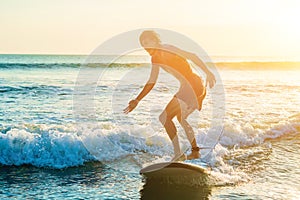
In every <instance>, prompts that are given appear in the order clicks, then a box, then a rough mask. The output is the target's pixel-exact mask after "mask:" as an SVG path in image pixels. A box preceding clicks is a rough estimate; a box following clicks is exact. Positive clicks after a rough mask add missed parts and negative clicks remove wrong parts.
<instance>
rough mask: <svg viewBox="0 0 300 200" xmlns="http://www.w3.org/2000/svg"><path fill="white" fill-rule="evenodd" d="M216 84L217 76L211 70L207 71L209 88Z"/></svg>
mask: <svg viewBox="0 0 300 200" xmlns="http://www.w3.org/2000/svg"><path fill="white" fill-rule="evenodd" d="M215 84H216V78H215V75H214V74H213V73H211V72H209V73H207V74H206V85H205V86H207V85H209V88H212V87H214V86H215Z"/></svg>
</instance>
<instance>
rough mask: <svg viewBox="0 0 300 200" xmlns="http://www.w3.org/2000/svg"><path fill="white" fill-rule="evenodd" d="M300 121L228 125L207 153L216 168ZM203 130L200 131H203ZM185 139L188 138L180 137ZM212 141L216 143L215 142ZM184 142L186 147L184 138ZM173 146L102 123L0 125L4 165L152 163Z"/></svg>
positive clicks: (143, 131) (204, 141)
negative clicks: (231, 153)
mask: <svg viewBox="0 0 300 200" xmlns="http://www.w3.org/2000/svg"><path fill="white" fill-rule="evenodd" d="M299 130H300V119H299V117H294V118H293V119H290V120H288V121H285V122H280V123H278V124H276V125H274V126H272V127H270V129H269V130H267V131H262V130H257V129H254V128H253V127H251V126H250V125H245V126H240V127H237V125H236V124H231V125H230V124H227V125H226V127H225V129H224V133H223V135H222V136H221V137H220V141H219V144H217V146H216V148H215V149H214V150H213V151H212V150H203V151H201V153H202V155H203V156H206V153H207V152H210V153H213V156H212V155H210V156H209V157H207V159H211V160H209V163H210V164H211V165H212V166H214V165H215V166H216V165H218V163H221V162H223V161H222V160H220V159H222V157H223V156H224V155H225V154H226V151H227V148H232V147H235V148H236V147H251V146H253V145H260V144H263V143H264V142H265V141H266V140H268V139H274V138H279V137H282V136H283V135H286V134H291V133H297V131H298V132H299ZM199 131H200V130H199ZM219 135H220V133H217V132H214V133H204V132H203V131H200V133H198V134H197V140H198V141H199V143H200V145H202V146H207V145H211V146H213V143H215V142H216V138H217V136H219ZM180 140H181V141H184V139H183V138H182V139H180ZM209 141H212V142H211V143H210V142H209ZM182 145H183V146H185V147H188V146H189V145H188V142H187V141H185V142H184V143H183V144H182ZM172 151H173V148H172V146H171V143H170V142H169V139H168V137H167V134H164V133H155V134H153V133H149V132H148V129H147V128H145V127H144V128H143V127H140V128H138V129H137V128H135V129H130V128H128V127H127V128H126V127H123V128H120V127H115V125H113V124H112V123H108V124H101V125H89V126H81V127H80V128H78V126H75V125H64V126H63V125H24V126H22V127H3V126H2V127H0V163H1V164H2V165H23V164H31V165H34V166H37V167H51V168H65V167H72V166H78V165H82V164H84V163H85V162H88V161H100V162H103V163H107V164H109V163H114V162H117V163H119V164H120V162H119V161H120V160H122V159H124V158H127V157H128V156H129V157H130V158H131V159H135V162H137V163H138V165H139V166H143V165H145V164H147V163H148V162H149V161H151V160H152V161H153V160H155V159H156V160H157V159H164V160H168V159H170V158H171V157H172Z"/></svg>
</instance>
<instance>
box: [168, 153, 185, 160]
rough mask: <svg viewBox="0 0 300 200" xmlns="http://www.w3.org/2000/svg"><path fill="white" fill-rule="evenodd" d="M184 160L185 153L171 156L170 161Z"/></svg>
mask: <svg viewBox="0 0 300 200" xmlns="http://www.w3.org/2000/svg"><path fill="white" fill-rule="evenodd" d="M185 160H186V155H185V154H181V155H175V156H174V157H173V158H172V160H171V161H172V162H177V161H185Z"/></svg>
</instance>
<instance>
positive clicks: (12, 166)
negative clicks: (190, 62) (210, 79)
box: [0, 55, 300, 199]
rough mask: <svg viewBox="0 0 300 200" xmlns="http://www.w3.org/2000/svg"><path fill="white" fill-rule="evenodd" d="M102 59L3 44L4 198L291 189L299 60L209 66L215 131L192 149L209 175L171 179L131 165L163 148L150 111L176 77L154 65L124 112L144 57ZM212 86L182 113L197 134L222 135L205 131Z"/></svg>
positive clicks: (294, 186)
mask: <svg viewBox="0 0 300 200" xmlns="http://www.w3.org/2000/svg"><path fill="white" fill-rule="evenodd" d="M109 61H110V58H109V57H107V56H97V57H95V58H93V61H92V62H91V59H89V63H86V56H63V55H60V56H56V55H0V166H1V169H0V183H1V191H0V197H1V199H5V198H20V199H21V198H22V199H23V198H36V199H49V198H53V199H58V198H65V199H74V198H79V199H140V198H141V199H158V198H161V199H163V198H164V199H166V198H173V199H176V198H177V199H182V198H187V199H203V198H204V199H206V198H209V199H298V198H300V185H299V181H300V171H299V159H300V156H299V153H300V152H299V147H300V142H299V141H300V140H299V139H300V138H299V130H300V115H299V113H300V111H299V105H300V79H299V78H298V77H299V75H300V71H299V70H291V69H288V70H285V69H284V68H282V69H278V68H276V69H272V65H273V64H274V63H273V62H267V63H264V65H270V67H269V68H268V69H267V70H257V66H256V68H255V70H253V68H252V66H250V65H251V64H249V63H248V65H249V66H247V63H246V62H245V63H243V66H245V68H244V69H243V70H241V69H235V68H232V69H231V68H230V67H228V66H226V68H224V69H222V68H220V69H218V73H219V75H220V78H221V82H219V83H218V84H220V85H222V86H223V88H224V90H223V91H221V92H220V94H218V92H216V93H217V96H218V95H220V98H221V97H223V96H225V104H226V106H225V109H224V108H223V107H222V108H221V109H223V110H221V111H220V112H221V113H223V112H224V115H225V120H224V132H223V133H222V135H221V137H220V140H219V143H218V144H217V145H216V148H215V149H214V150H213V151H207V150H203V151H202V152H201V153H202V155H205V156H206V160H205V161H206V162H207V164H208V165H209V166H210V168H211V176H212V177H213V179H214V182H211V183H210V184H209V185H207V186H205V187H204V186H201V185H196V186H195V185H191V184H190V183H189V182H186V183H185V184H181V185H176V184H175V185H172V184H171V186H170V185H166V184H161V183H159V182H155V181H149V180H148V181H146V180H145V179H144V178H143V177H142V176H141V175H139V170H140V168H141V167H143V166H146V165H147V164H149V163H154V162H159V161H168V160H170V159H171V157H172V146H171V143H170V141H169V139H168V137H167V135H166V134H165V132H164V129H163V127H162V126H161V125H160V123H159V121H158V119H157V118H158V116H159V114H160V112H161V111H162V110H163V108H164V107H165V105H166V104H167V103H168V101H169V100H170V99H171V98H172V96H173V95H174V93H175V92H176V91H177V88H178V83H177V82H176V81H175V80H174V79H173V78H172V77H170V76H169V75H168V74H166V73H163V72H162V73H161V74H160V77H159V81H158V83H157V85H156V86H155V88H154V89H153V91H152V92H151V93H150V94H149V95H148V96H147V97H146V98H145V99H144V100H143V101H142V102H141V103H140V104H139V106H138V107H137V109H136V110H134V112H132V113H130V114H129V115H124V114H123V112H122V110H123V109H124V108H125V107H126V106H127V103H128V101H129V100H130V99H132V98H134V97H135V96H136V95H137V93H138V92H139V91H140V90H141V89H142V86H143V84H144V83H145V82H146V81H147V77H148V74H149V72H150V67H149V64H147V62H148V61H149V60H148V58H147V57H145V56H125V57H122V58H119V59H118V60H116V61H115V63H113V64H111V63H108V62H109ZM252 64H253V63H252ZM299 69H300V67H299ZM200 75H202V76H203V74H200ZM213 93H214V91H213V90H210V91H209V94H208V97H207V99H206V100H205V102H204V106H203V110H202V111H201V112H195V113H193V114H192V116H191V117H190V118H189V122H190V123H191V124H192V126H193V128H194V130H195V132H196V137H197V141H198V143H199V144H201V145H202V146H207V145H211V144H214V143H215V142H216V140H217V139H218V137H219V136H220V132H219V131H215V132H214V131H210V130H214V129H211V128H213V127H211V126H213V124H211V120H212V116H213V109H214V108H213V102H212V100H213V99H212V98H213V97H216V96H213ZM176 126H178V124H176ZM178 130H179V135H180V141H181V146H182V148H185V149H188V147H189V146H188V142H187V140H186V137H185V135H184V133H183V130H182V129H180V127H179V126H178ZM196 164H197V162H196ZM162 188H163V192H162V190H161V189H162Z"/></svg>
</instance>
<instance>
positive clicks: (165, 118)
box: [159, 111, 172, 125]
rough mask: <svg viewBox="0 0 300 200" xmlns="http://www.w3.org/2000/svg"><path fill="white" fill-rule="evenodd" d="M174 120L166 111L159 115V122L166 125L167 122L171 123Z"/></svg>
mask: <svg viewBox="0 0 300 200" xmlns="http://www.w3.org/2000/svg"><path fill="white" fill-rule="evenodd" d="M171 120H172V118H171V117H169V116H168V113H167V112H166V111H163V112H162V113H161V114H160V115H159V121H160V122H161V123H162V124H163V125H165V123H166V122H167V121H171Z"/></svg>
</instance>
